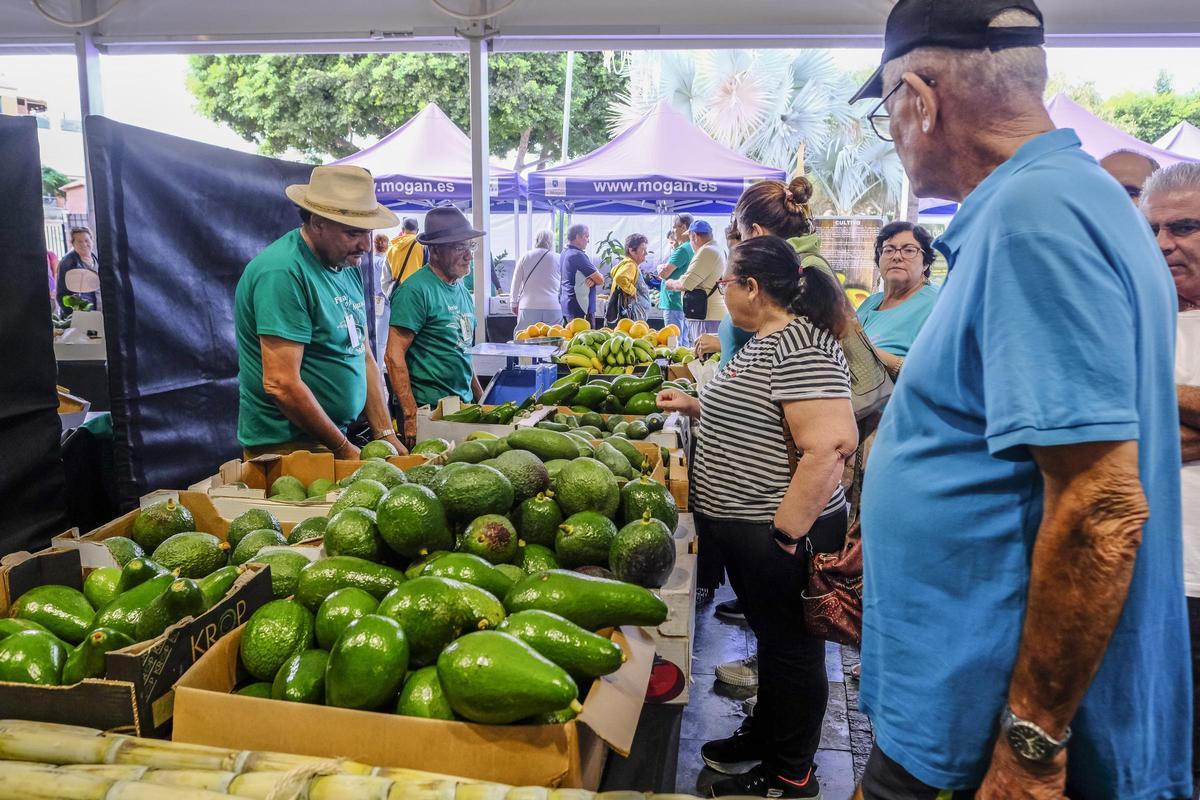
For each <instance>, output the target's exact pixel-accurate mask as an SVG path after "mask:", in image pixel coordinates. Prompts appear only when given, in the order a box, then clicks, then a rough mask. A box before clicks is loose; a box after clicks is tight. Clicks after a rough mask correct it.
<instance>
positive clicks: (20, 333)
mask: <svg viewBox="0 0 1200 800" xmlns="http://www.w3.org/2000/svg"><path fill="white" fill-rule="evenodd" d="M0 165H3V168H0V197H2V198H4V203H3V209H4V211H3V213H0V285H3V287H4V291H3V292H0V343H3V347H4V355H3V356H0V553H10V552H12V551H14V550H30V549H32V550H40V549H41V548H43V547H45V546H46V545H47V544H48V541H47V540H48V539H49V537H50V536H53V535H55V534H58V533H62V531H63V529H64V528H65V527H66V517H65V515H64V512H63V507H64V496H65V493H64V478H63V469H62V461H61V459H60V454H59V440H60V438H61V436H62V425H61V423H60V422H59V418H58V395H57V394H56V393H55V390H54V384H55V362H54V334H53V331H52V329H51V326H50V283H49V280H48V279H47V272H46V242H45V234H44V232H43V227H42V177H41V156H40V153H39V150H38V139H37V121H36V120H34V119H33V117H8V116H3V115H0Z"/></svg>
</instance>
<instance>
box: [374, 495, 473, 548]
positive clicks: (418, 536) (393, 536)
mask: <svg viewBox="0 0 1200 800" xmlns="http://www.w3.org/2000/svg"><path fill="white" fill-rule="evenodd" d="M375 516H376V522H377V524H378V525H379V535H380V536H382V537H383V540H384V542H386V543H387V546H388V547H390V548H391V549H392V550H394V551H395V552H396V553H398V554H400V555H401V556H404V557H405V558H417V557H419V556H422V555H426V554H428V553H430V552H432V551H434V550H449V549H450V548H451V547H453V546H454V536H453V534H451V533H450V526H449V524H448V523H447V522H446V510H445V508H443V507H442V501H441V500H438V498H437V495H436V494H434V493H433V491H432V490H431V489H427V488H426V487H424V486H419V485H417V484H415V483H409V484H405V485H403V486H397V487H395V488H393V489H390V490H389V491H388V493H387V494H385V495H384V496H383V498H382V499H381V500H380V501H379V505H377V506H376V510H375Z"/></svg>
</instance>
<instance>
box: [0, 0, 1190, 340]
mask: <svg viewBox="0 0 1200 800" xmlns="http://www.w3.org/2000/svg"><path fill="white" fill-rule="evenodd" d="M891 6H892V2H891V0H843V2H840V3H818V2H814V0H802V2H796V3H780V2H778V0H742V2H740V3H738V4H737V7H736V10H731V7H730V5H729V4H728V3H727V2H725V0H654V2H650V3H648V2H645V0H605V1H604V2H594V1H591V2H585V0H340V2H337V3H315V2H302V3H297V2H295V0H254V2H249V3H247V2H245V0H203V1H202V2H197V1H196V0H4V2H3V3H0V53H11V54H39V53H53V52H73V53H74V54H75V55H76V59H77V62H78V65H79V84H80V98H81V106H82V108H81V112H82V115H83V116H84V117H85V118H86V117H87V116H88V115H91V114H102V113H103V98H102V97H101V95H100V90H99V87H100V79H99V70H100V61H99V55H100V54H101V53H104V54H110V53H111V54H126V53H268V52H275V53H299V52H392V51H454V52H467V53H469V54H470V85H471V140H472V142H471V143H472V162H473V174H474V176H475V180H474V182H473V183H474V188H473V191H472V201H471V205H472V208H473V209H474V216H475V219H474V223H475V225H476V227H479V228H480V229H481V230H488V223H489V206H490V203H489V198H488V182H487V181H486V180H481V179H480V177H481V176H483V175H485V174H486V173H485V170H486V166H487V163H488V150H489V148H488V120H487V108H488V63H487V57H488V53H489V52H509V51H545V50H549V51H554V50H608V49H613V50H628V49H639V48H640V49H687V48H771V47H776V48H780V47H880V46H881V45H882V33H883V28H884V21H885V19H886V18H887V13H888V11H889V9H890V8H891ZM1040 6H1041V8H1042V11H1043V12H1044V14H1045V17H1046V20H1047V25H1046V27H1047V35H1048V39H1049V44H1050V45H1051V46H1091V47H1098V46H1106V47H1113V46H1131V47H1133V46H1138V47H1167V46H1173V47H1186V46H1196V45H1200V3H1198V2H1196V0H1142V2H1139V3H1131V2H1129V1H1128V0H1041V3H1040ZM482 249H483V252H485V253H486V252H489V249H488V246H487V243H486V242H485V243H484V246H483V248H482ZM480 273H481V274H482V275H483V276H485V277H484V280H480V281H476V283H475V295H476V298H475V300H476V313H477V315H478V316H479V318H480V320H481V321H482V320H483V319H484V317H485V315H486V303H487V297H488V294H489V287H488V286H487V278H486V276H487V273H488V271H487V270H481V271H480ZM483 327H484V326H483V325H481V326H480V328H481V329H482V328H483Z"/></svg>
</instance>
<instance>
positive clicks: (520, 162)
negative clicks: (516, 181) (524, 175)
mask: <svg viewBox="0 0 1200 800" xmlns="http://www.w3.org/2000/svg"><path fill="white" fill-rule="evenodd" d="M532 132H533V129H532V128H526V129H525V130H523V131H521V142H520V144H518V145H517V162H516V164H515V165H514V166H513V169H515V170H516V171H517V172H520V171H521V170H522V169H524V168H525V155H526V153H528V152H529V135H530V134H531V133H532Z"/></svg>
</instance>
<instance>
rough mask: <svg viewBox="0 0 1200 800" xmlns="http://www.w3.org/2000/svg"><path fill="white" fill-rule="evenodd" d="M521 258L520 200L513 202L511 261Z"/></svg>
mask: <svg viewBox="0 0 1200 800" xmlns="http://www.w3.org/2000/svg"><path fill="white" fill-rule="evenodd" d="M520 257H521V198H519V197H518V198H517V199H515V200H513V259H514V260H515V259H518V258H520Z"/></svg>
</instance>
